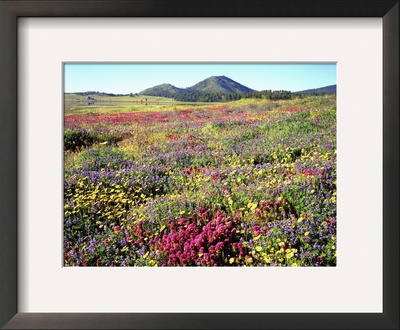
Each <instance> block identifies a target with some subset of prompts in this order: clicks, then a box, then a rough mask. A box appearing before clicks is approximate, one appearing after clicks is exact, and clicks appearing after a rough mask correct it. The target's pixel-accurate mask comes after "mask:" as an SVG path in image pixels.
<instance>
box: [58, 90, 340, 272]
mask: <svg viewBox="0 0 400 330" xmlns="http://www.w3.org/2000/svg"><path fill="white" fill-rule="evenodd" d="M74 97H75V99H74ZM144 98H145V97H143V96H140V97H139V96H135V97H127V96H125V97H123V96H121V97H115V98H112V100H111V101H110V99H111V98H109V97H104V100H103V101H100V100H96V102H94V104H92V105H87V104H85V103H87V102H88V100H87V96H85V97H83V96H82V98H81V99H79V97H78V96H73V95H67V96H66V99H65V119H64V120H65V125H64V165H65V169H64V171H65V173H64V265H65V266H294V267H295V266H336V95H319V96H318V95H317V96H315V95H314V96H311V95H310V96H304V97H301V98H293V99H290V100H275V101H271V100H264V99H242V100H239V101H233V102H226V103H208V104H200V103H199V104H197V103H193V104H183V103H179V102H173V101H172V100H170V99H163V98H152V97H148V105H145V104H144V103H141V102H140V100H143V99H144ZM107 100H108V103H107ZM79 104H80V105H79Z"/></svg>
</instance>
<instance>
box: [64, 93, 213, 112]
mask: <svg viewBox="0 0 400 330" xmlns="http://www.w3.org/2000/svg"><path fill="white" fill-rule="evenodd" d="M88 98H90V99H88ZM207 104H209V103H200V102H179V101H175V100H173V99H169V98H165V97H158V96H142V95H134V96H132V97H131V96H127V95H125V96H103V95H96V94H89V95H86V96H83V95H78V94H71V93H70V94H65V95H64V112H65V114H66V115H69V114H99V113H102V114H109V113H118V112H127V111H128V112H134V111H143V110H146V111H149V110H152V111H155V110H170V109H171V107H172V108H173V109H175V110H176V109H179V108H181V109H183V108H182V107H186V106H188V105H190V106H200V105H207Z"/></svg>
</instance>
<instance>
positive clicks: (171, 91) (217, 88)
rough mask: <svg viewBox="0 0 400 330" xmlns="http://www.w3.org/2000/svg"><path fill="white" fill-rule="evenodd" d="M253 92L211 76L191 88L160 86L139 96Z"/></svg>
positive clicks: (219, 77) (226, 78)
mask: <svg viewBox="0 0 400 330" xmlns="http://www.w3.org/2000/svg"><path fill="white" fill-rule="evenodd" d="M248 92H254V90H253V89H251V88H249V87H246V86H243V85H241V84H239V83H238V82H236V81H234V80H232V79H230V78H228V77H225V76H212V77H209V78H207V79H204V80H202V81H200V82H198V83H197V84H195V85H193V86H192V87H188V88H178V87H175V86H173V85H171V84H161V85H157V86H154V87H151V88H147V89H145V90H143V91H141V92H140V93H139V94H141V95H149V96H162V97H169V98H176V97H177V96H181V95H183V94H191V93H224V94H230V93H248Z"/></svg>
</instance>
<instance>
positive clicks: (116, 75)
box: [64, 63, 336, 94]
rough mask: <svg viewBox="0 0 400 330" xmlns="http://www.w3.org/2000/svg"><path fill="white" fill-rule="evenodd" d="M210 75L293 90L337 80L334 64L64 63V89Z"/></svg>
mask: <svg viewBox="0 0 400 330" xmlns="http://www.w3.org/2000/svg"><path fill="white" fill-rule="evenodd" d="M210 76H226V77H229V78H231V79H233V80H235V81H237V82H238V83H240V84H242V85H245V86H247V87H249V88H252V89H255V90H259V91H260V90H266V89H270V90H289V91H292V92H296V91H300V90H305V89H311V88H318V87H324V86H328V85H334V84H336V64H335V63H318V64H317V63H316V64H310V63H307V64H300V63H296V64H284V63H282V64H278V63H229V64H221V63H215V64H209V63H207V64H200V63H197V64H193V63H190V64H171V63H146V64H138V63H65V64H64V88H65V92H67V93H72V92H86V91H98V92H106V93H114V94H129V93H139V92H141V91H142V90H144V89H146V88H149V87H153V86H155V85H159V84H163V83H170V84H172V85H174V86H176V87H182V88H185V87H190V86H193V85H194V84H196V83H198V82H199V81H201V80H204V79H206V78H208V77H210Z"/></svg>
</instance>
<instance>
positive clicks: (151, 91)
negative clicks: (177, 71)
mask: <svg viewBox="0 0 400 330" xmlns="http://www.w3.org/2000/svg"><path fill="white" fill-rule="evenodd" d="M185 92H186V90H185V89H183V88H178V87H175V86H173V85H171V84H161V85H157V86H154V87H151V88H147V89H145V90H144V91H141V92H140V93H139V94H141V95H148V96H161V97H168V98H174V97H176V96H177V95H180V94H183V93H185Z"/></svg>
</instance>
